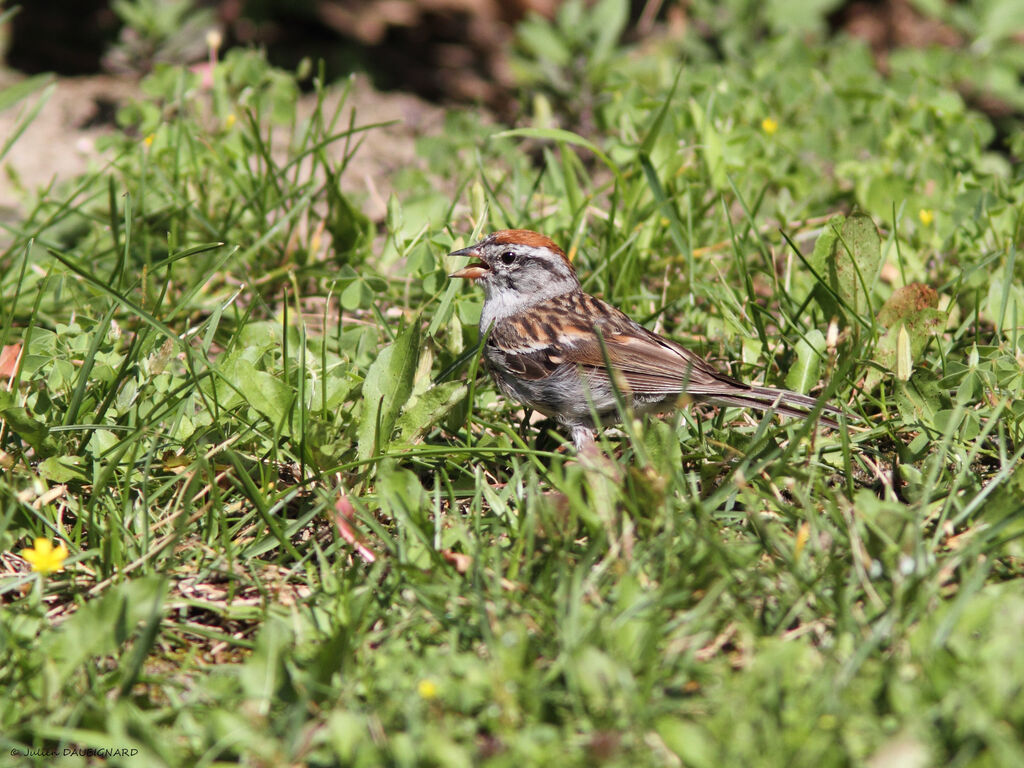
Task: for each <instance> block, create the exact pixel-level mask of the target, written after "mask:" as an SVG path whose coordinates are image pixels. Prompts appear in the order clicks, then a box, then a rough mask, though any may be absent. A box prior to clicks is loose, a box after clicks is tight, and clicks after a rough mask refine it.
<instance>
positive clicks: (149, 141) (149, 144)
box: [142, 133, 156, 148]
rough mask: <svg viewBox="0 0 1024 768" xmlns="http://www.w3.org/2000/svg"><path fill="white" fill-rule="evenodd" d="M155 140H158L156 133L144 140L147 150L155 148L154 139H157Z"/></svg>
mask: <svg viewBox="0 0 1024 768" xmlns="http://www.w3.org/2000/svg"><path fill="white" fill-rule="evenodd" d="M155 138H156V134H155V133H151V134H149V136H147V137H146V138H144V139H143V140H142V143H143V144H145V145H146V147H147V148H149V147H152V146H153V139H155Z"/></svg>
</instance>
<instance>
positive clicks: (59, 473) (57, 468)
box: [38, 456, 86, 483]
mask: <svg viewBox="0 0 1024 768" xmlns="http://www.w3.org/2000/svg"><path fill="white" fill-rule="evenodd" d="M38 470H39V474H40V476H42V477H45V478H46V479H47V480H49V481H50V482H51V483H69V482H71V481H72V480H84V479H85V477H86V476H85V470H84V469H82V457H81V456H51V457H50V458H48V459H43V460H42V461H41V462H39V467H38Z"/></svg>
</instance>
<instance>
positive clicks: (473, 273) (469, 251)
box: [448, 245, 491, 280]
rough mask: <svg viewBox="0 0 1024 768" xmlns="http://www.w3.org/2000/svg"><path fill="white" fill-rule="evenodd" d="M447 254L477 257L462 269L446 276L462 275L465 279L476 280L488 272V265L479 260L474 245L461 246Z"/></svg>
mask: <svg viewBox="0 0 1024 768" xmlns="http://www.w3.org/2000/svg"><path fill="white" fill-rule="evenodd" d="M449 256H470V257H472V258H476V259H478V261H476V262H475V263H472V264H467V265H466V266H464V267H463V268H462V269H460V270H458V271H456V272H452V273H451V274H450V275H448V277H463V278H466V279H467V280H476V279H477V278H479V277H483V276H484V275H486V274H487V273H488V272H490V271H491V270H490V267H488V266H487V265H486V264H484V262H483V261H479V258H480V256H479V254H478V253H477V250H476V246H475V245H471V246H469V247H468V248H463V249H462V250H459V251H453V252H452V253H450V254H449Z"/></svg>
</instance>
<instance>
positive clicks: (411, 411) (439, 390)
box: [395, 381, 467, 443]
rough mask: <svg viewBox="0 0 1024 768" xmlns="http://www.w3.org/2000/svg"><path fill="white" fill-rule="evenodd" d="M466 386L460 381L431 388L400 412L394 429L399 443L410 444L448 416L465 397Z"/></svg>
mask: <svg viewBox="0 0 1024 768" xmlns="http://www.w3.org/2000/svg"><path fill="white" fill-rule="evenodd" d="M466 391H467V390H466V385H465V384H464V383H463V382H461V381H446V382H443V383H441V384H438V385H437V386H435V387H431V388H430V389H428V390H427V391H426V392H424V393H423V394H422V395H420V396H419V397H418V398H416V400H414V401H413V402H412V403H411V404H410V406H409V407H408V408H407V409H405V410H404V411H403V412H402V415H401V416H400V417H399V419H398V421H397V422H396V423H395V428H396V429H397V431H398V435H397V437H396V438H395V441H396V442H399V443H412V442H415V441H416V440H418V439H419V438H420V437H421V436H422V435H423V433H424V432H426V431H427V430H428V429H430V427H432V426H433V425H434V424H436V423H437V422H438V421H439V420H440V419H443V418H444V417H445V416H447V415H448V412H449V411H451V409H452V408H454V407H455V406H456V405H458V404H459V402H460V401H461V400H462V399H463V398H464V397H465V396H466Z"/></svg>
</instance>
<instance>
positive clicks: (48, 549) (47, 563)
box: [21, 537, 68, 576]
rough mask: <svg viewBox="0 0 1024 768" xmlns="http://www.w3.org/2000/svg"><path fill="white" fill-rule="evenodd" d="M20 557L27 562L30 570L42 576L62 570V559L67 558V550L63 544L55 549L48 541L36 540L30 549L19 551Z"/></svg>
mask: <svg viewBox="0 0 1024 768" xmlns="http://www.w3.org/2000/svg"><path fill="white" fill-rule="evenodd" d="M21 556H22V557H24V558H25V559H26V560H28V562H29V564H30V565H31V566H32V570H33V571H35V572H36V573H41V574H43V575H44V576H45V575H47V574H50V573H55V572H57V571H63V570H64V558H66V557H67V556H68V548H67V547H65V546H64V542H60V543H59V544H58V546H57V547H54V546H53V544H51V543H50V540H49V539H44V538H41V537H40V538H38V539H36V540H35V541H34V542H33V547H32V549H23V550H21Z"/></svg>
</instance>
